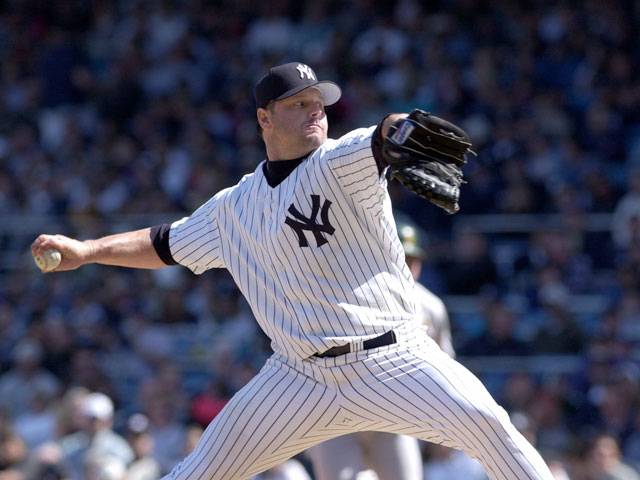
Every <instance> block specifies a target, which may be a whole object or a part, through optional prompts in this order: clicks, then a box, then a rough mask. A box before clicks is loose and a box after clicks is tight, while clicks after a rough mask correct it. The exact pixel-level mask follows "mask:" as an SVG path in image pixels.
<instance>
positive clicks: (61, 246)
mask: <svg viewBox="0 0 640 480" xmlns="http://www.w3.org/2000/svg"><path fill="white" fill-rule="evenodd" d="M65 239H66V237H65V236H64V235H48V234H42V235H39V236H38V238H36V239H35V240H34V242H33V243H32V244H31V254H32V255H33V256H34V257H35V256H37V255H42V254H43V253H44V252H45V250H48V249H50V248H55V249H56V250H60V251H64V250H66V248H65V245H66V244H65Z"/></svg>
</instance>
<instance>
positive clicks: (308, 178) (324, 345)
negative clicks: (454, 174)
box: [169, 127, 416, 359]
mask: <svg viewBox="0 0 640 480" xmlns="http://www.w3.org/2000/svg"><path fill="white" fill-rule="evenodd" d="M373 131H374V128H373V127H372V128H368V129H359V130H355V131H353V132H351V133H349V134H347V135H345V136H344V137H342V138H340V139H338V140H327V141H326V142H325V144H324V145H323V146H322V147H320V148H318V149H317V150H316V151H315V152H314V153H313V154H312V155H310V157H309V158H307V159H306V160H305V161H303V162H302V163H301V164H300V165H299V166H298V167H297V168H296V169H295V170H294V171H293V172H292V173H291V174H290V175H289V177H287V178H286V179H285V180H284V181H283V182H282V183H280V184H279V185H278V186H277V187H275V188H272V187H270V186H269V185H268V184H267V181H266V179H265V177H264V173H263V171H262V164H261V165H260V166H259V167H258V168H257V169H256V171H255V172H254V173H252V174H250V175H246V176H245V177H244V178H243V179H242V180H241V181H240V182H239V183H238V185H236V186H235V187H232V188H229V189H226V190H224V191H222V192H220V193H218V194H217V195H216V196H214V197H213V198H212V199H211V200H209V201H208V202H207V203H206V204H205V205H203V206H202V207H201V208H199V209H198V210H197V211H196V212H194V213H193V215H191V216H190V217H189V218H184V219H182V220H180V221H178V222H175V223H174V224H173V225H172V228H171V231H170V236H169V245H170V248H171V253H172V256H173V258H174V259H175V260H176V261H177V262H178V263H180V264H182V265H184V266H186V267H188V268H190V269H191V270H192V271H193V272H194V273H202V272H204V271H206V270H207V269H209V268H215V267H223V268H227V269H228V270H229V271H230V272H231V274H232V276H233V277H234V279H235V281H236V283H237V284H238V287H239V288H240V290H241V291H242V293H243V294H244V296H245V297H246V298H247V301H248V302H249V304H250V305H251V308H252V310H253V312H254V313H255V315H256V319H257V321H258V323H259V324H260V326H261V327H262V329H263V330H264V331H265V333H266V334H267V335H268V336H269V337H270V338H271V340H272V342H273V349H274V351H275V352H277V353H280V354H283V355H289V356H295V357H297V358H299V359H303V358H307V357H309V356H310V355H313V354H314V353H315V352H321V351H324V350H327V349H328V348H330V347H333V346H336V345H343V344H345V343H348V342H351V341H362V340H364V339H366V338H373V337H376V336H378V335H381V334H382V333H384V332H387V331H389V330H391V329H398V328H399V329H403V328H406V327H407V326H408V325H410V324H412V323H414V322H415V321H416V317H415V312H416V306H415V304H414V302H413V301H411V300H408V299H410V298H411V296H410V295H409V293H410V292H411V291H412V289H413V279H412V278H411V275H410V273H409V270H408V268H407V267H406V265H405V262H404V252H403V250H402V246H401V244H400V241H399V240H398V236H397V233H396V228H395V222H394V220H393V216H392V213H391V202H390V199H389V196H388V194H387V190H386V186H387V184H386V180H385V178H384V177H381V176H380V175H379V173H378V167H377V166H376V164H375V161H374V159H373V156H372V152H371V134H372V133H373ZM313 196H318V197H319V200H317V201H319V202H320V204H321V205H328V207H327V208H328V213H327V218H326V221H328V222H329V223H330V225H331V227H332V228H334V229H335V231H334V232H333V233H331V234H328V233H322V234H321V237H323V238H324V239H325V240H326V242H327V243H326V244H322V245H319V244H318V243H317V241H316V240H317V239H316V238H315V234H313V233H312V232H311V231H304V232H303V235H304V237H305V239H306V240H307V242H308V245H307V246H304V247H303V246H300V244H299V241H300V239H299V236H298V235H297V233H296V232H295V230H294V229H293V228H292V227H291V226H290V225H288V224H287V219H288V218H289V219H290V218H292V214H291V208H292V207H294V208H295V209H296V210H297V211H298V212H300V213H301V214H302V215H303V216H305V217H308V216H310V215H311V213H312V212H313V208H314V199H313ZM326 202H330V204H327V203H326ZM314 221H315V222H316V223H317V224H321V225H324V221H325V219H322V218H321V215H320V214H318V215H317V216H316V218H315V219H314Z"/></svg>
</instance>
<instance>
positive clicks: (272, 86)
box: [254, 62, 342, 108]
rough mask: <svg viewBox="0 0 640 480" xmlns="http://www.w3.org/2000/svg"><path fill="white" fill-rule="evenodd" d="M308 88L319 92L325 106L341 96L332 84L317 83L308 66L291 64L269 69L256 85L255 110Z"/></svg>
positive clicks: (327, 82)
mask: <svg viewBox="0 0 640 480" xmlns="http://www.w3.org/2000/svg"><path fill="white" fill-rule="evenodd" d="M309 87H314V88H317V89H318V90H320V93H322V98H323V99H324V104H325V105H333V104H334V103H336V102H337V101H338V100H339V99H340V95H342V90H340V87H339V86H338V85H336V84H335V83H334V82H331V81H329V80H322V81H318V77H316V74H315V72H314V71H313V70H312V69H311V67H309V66H308V65H305V64H304V63H300V62H291V63H285V64H284V65H279V66H277V67H273V68H270V69H269V73H268V74H267V75H265V76H264V77H262V78H261V79H260V81H259V82H258V83H257V84H256V87H255V89H254V95H255V98H256V108H265V107H266V106H267V104H268V103H269V102H272V101H274V100H282V99H283V98H287V97H291V96H293V95H295V94H296V93H299V92H301V91H302V90H304V89H306V88H309Z"/></svg>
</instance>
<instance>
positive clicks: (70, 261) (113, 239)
mask: <svg viewBox="0 0 640 480" xmlns="http://www.w3.org/2000/svg"><path fill="white" fill-rule="evenodd" d="M156 231H157V229H155V228H144V229H141V230H135V231H131V232H125V233H118V234H115V235H109V236H106V237H102V238H98V239H94V240H84V241H80V240H76V239H73V238H69V237H66V236H64V235H45V234H43V235H40V236H39V237H38V238H36V240H35V241H34V242H33V244H32V245H31V254H32V255H33V256H34V257H36V256H37V255H40V254H42V253H44V251H45V250H47V249H49V248H55V249H57V250H59V251H60V253H61V254H62V262H61V263H60V265H59V266H58V267H57V268H56V269H55V270H54V271H57V272H59V271H64V270H75V269H77V268H79V267H81V266H82V265H86V264H88V263H100V264H103V265H116V266H121V267H132V268H148V269H157V268H162V267H166V266H167V265H168V264H167V263H165V262H164V261H163V260H162V259H161V258H160V255H159V254H158V252H157V249H156V247H155V246H154V239H155V238H156V237H157V233H156ZM156 243H157V241H156Z"/></svg>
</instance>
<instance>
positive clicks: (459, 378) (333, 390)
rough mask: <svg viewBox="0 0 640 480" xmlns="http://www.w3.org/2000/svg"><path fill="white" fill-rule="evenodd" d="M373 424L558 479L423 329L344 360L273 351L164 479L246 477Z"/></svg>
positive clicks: (492, 472) (509, 469)
mask: <svg viewBox="0 0 640 480" xmlns="http://www.w3.org/2000/svg"><path fill="white" fill-rule="evenodd" d="M368 430H376V431H385V432H391V433H401V434H406V435H411V436H414V437H416V438H419V439H422V440H426V441H429V442H435V443H439V444H442V445H445V446H448V447H453V448H457V449H460V450H463V451H464V452H466V454H467V455H469V456H470V457H473V458H477V459H478V460H479V461H480V463H481V464H482V465H483V467H484V469H485V471H486V472H487V474H488V476H489V477H490V478H491V479H492V480H516V479H517V480H521V479H531V480H533V479H544V480H552V479H553V477H552V474H551V472H550V471H549V469H548V468H547V466H546V464H545V463H544V461H543V459H542V457H541V456H540V455H539V454H538V452H537V451H536V450H535V449H534V448H533V446H531V444H529V443H528V441H527V440H526V439H525V438H524V437H523V436H522V435H521V434H520V433H519V432H518V431H517V430H516V428H515V427H514V426H513V425H512V424H511V422H510V420H509V417H508V414H507V412H506V411H505V410H504V409H502V408H501V407H500V406H498V405H497V403H496V402H495V401H494V400H493V398H492V397H491V395H490V394H489V392H488V391H487V390H486V388H485V387H484V386H483V385H482V383H481V382H480V381H479V380H478V379H477V378H476V377H475V376H474V375H473V374H472V373H471V372H469V371H468V370H467V369H466V368H465V367H463V366H462V365H461V364H459V363H457V362H456V361H455V360H452V359H451V358H450V357H449V356H447V355H446V354H444V353H442V352H441V350H440V349H439V348H438V347H437V345H436V344H435V343H434V342H433V341H432V340H431V339H430V338H429V337H428V336H427V335H426V334H424V333H423V332H422V331H418V332H416V333H415V337H414V338H413V339H411V340H409V341H406V342H403V341H401V342H399V343H398V344H395V345H390V346H385V347H380V348H376V349H372V350H367V351H360V352H354V353H349V354H346V355H341V356H339V357H333V358H322V359H320V358H315V357H314V358H311V359H309V360H305V361H299V360H292V359H285V358H283V357H281V356H278V355H274V356H272V357H271V358H270V359H269V360H268V361H267V363H266V364H265V366H264V367H263V368H262V370H261V371H260V372H259V373H258V375H256V377H254V378H253V379H252V380H251V381H250V382H249V383H248V384H247V385H246V386H245V387H244V388H242V389H241V390H240V391H239V392H238V393H237V394H236V395H235V396H234V397H233V398H232V399H231V400H230V401H229V403H228V404H227V405H226V407H225V408H224V409H223V411H222V412H221V413H220V414H219V415H218V416H217V417H216V418H215V419H214V420H213V421H212V422H211V424H210V425H209V426H208V427H207V429H206V430H205V433H204V434H203V436H202V438H201V440H200V442H199V443H198V446H197V447H196V449H195V450H194V451H193V453H191V454H190V455H189V456H188V457H187V458H186V459H185V460H184V461H183V462H181V463H180V464H179V465H178V466H177V467H176V468H175V469H174V470H173V471H172V472H171V474H169V475H168V476H167V477H165V480H169V479H171V480H187V479H189V480H241V479H246V478H249V477H251V476H253V475H256V474H257V473H259V472H262V471H264V470H266V469H268V468H270V467H272V466H274V465H277V464H278V463H280V462H282V461H284V460H286V459H287V458H290V457H292V456H294V455H295V454H297V453H299V452H301V451H303V450H306V449H307V448H309V447H311V446H313V445H315V444H317V443H319V442H322V441H325V440H328V439H330V438H333V437H336V436H339V435H343V434H346V433H351V432H355V431H368Z"/></svg>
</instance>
